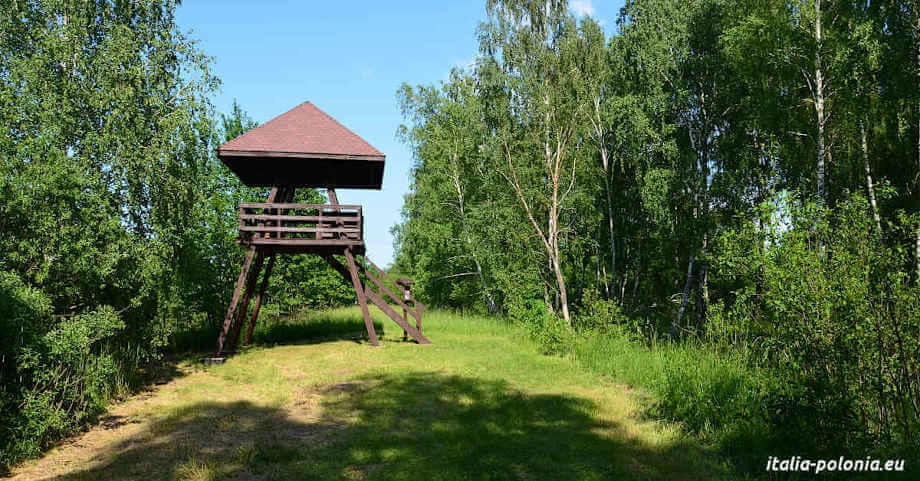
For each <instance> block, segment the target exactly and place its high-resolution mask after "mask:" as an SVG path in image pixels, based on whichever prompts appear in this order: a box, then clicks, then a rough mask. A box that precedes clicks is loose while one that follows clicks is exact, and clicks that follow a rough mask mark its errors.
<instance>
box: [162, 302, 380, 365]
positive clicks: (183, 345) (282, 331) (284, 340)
mask: <svg viewBox="0 0 920 481" xmlns="http://www.w3.org/2000/svg"><path fill="white" fill-rule="evenodd" d="M374 330H375V331H376V332H377V335H378V336H381V337H382V336H383V335H384V324H383V323H381V322H379V321H376V320H375V321H374ZM218 334H220V330H219V329H218V327H216V326H202V327H199V328H196V329H190V330H186V331H182V332H178V333H176V334H175V335H174V336H173V340H172V343H173V344H172V346H171V350H172V351H173V353H174V354H173V356H172V357H173V358H175V359H184V358H186V357H194V356H197V355H199V354H201V353H207V352H208V351H212V350H214V348H215V347H216V345H217V336H218ZM240 337H241V339H240V344H242V338H243V337H245V332H240ZM252 340H253V344H256V345H259V344H261V345H279V344H316V343H320V342H326V341H337V340H354V341H355V342H366V341H367V328H366V327H365V326H364V320H363V318H362V317H361V314H360V313H358V314H357V315H345V314H342V313H335V312H329V311H313V312H309V311H304V312H301V313H298V314H292V315H280V316H279V315H275V316H271V315H262V316H261V317H260V318H259V322H258V323H257V324H256V329H255V331H254V332H253V339H252ZM190 355H192V356H190Z"/></svg>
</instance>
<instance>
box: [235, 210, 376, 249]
mask: <svg viewBox="0 0 920 481" xmlns="http://www.w3.org/2000/svg"><path fill="white" fill-rule="evenodd" d="M240 239H241V240H242V241H243V242H245V243H253V244H314V245H315V244H328V245H336V244H345V245H350V244H362V243H363V242H364V217H363V216H362V213H361V206H359V205H330V204H291V203H278V202H273V203H266V202H258V203H257V202H244V203H241V204H240Z"/></svg>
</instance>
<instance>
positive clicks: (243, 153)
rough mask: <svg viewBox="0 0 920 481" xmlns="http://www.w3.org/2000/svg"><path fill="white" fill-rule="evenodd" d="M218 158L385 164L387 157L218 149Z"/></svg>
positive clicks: (381, 155)
mask: <svg viewBox="0 0 920 481" xmlns="http://www.w3.org/2000/svg"><path fill="white" fill-rule="evenodd" d="M217 157H219V158H221V159H223V158H227V157H242V158H278V159H333V160H335V159H339V160H363V161H368V162H384V161H385V160H386V155H384V154H380V155H363V154H330V153H321V152H275V151H258V150H233V149H224V148H218V149H217Z"/></svg>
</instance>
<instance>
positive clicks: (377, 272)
mask: <svg viewBox="0 0 920 481" xmlns="http://www.w3.org/2000/svg"><path fill="white" fill-rule="evenodd" d="M323 258H324V259H325V260H326V262H328V263H329V265H331V266H332V267H333V269H335V270H336V271H338V273H339V274H341V275H342V276H343V277H345V279H347V280H349V281H352V283H353V285H354V288H355V293H357V295H358V304H359V305H360V306H361V312H362V315H363V316H364V324H365V325H366V327H367V333H368V337H369V338H370V343H371V344H373V345H375V346H378V345H380V341H379V340H378V339H377V333H376V332H375V331H374V324H373V322H372V321H371V318H370V313H369V312H368V309H367V301H370V302H371V303H372V304H373V305H375V306H377V308H378V309H380V310H381V311H382V312H383V313H384V314H386V315H387V317H389V318H390V319H392V320H393V322H395V323H396V324H398V325H399V327H401V328H402V329H403V339H405V338H406V336H407V335H408V336H412V338H413V339H415V340H416V341H417V342H418V343H419V344H431V341H429V340H428V338H427V337H425V335H424V334H422V311H424V310H425V306H424V305H422V303H420V302H418V301H416V300H415V298H414V297H413V296H412V293H411V291H410V290H409V289H407V288H406V287H407V286H405V285H401V284H400V283H399V282H397V281H394V280H393V279H392V278H391V277H390V276H389V275H388V274H387V273H386V271H384V270H383V269H381V268H379V267H377V265H376V264H374V263H373V262H372V261H371V260H370V259H368V258H367V257H364V256H360V257H359V256H355V255H354V254H353V253H352V252H351V250H350V249H347V250H346V251H345V260H346V263H347V264H348V267H346V266H345V265H342V263H341V262H339V260H338V259H336V258H335V257H333V256H332V255H325V256H323ZM368 281H370V282H368ZM394 290H396V291H399V292H401V293H402V294H403V295H402V297H400V296H398V295H396V293H395V292H394ZM390 303H393V304H395V305H396V307H397V308H402V311H403V313H402V315H400V314H399V312H397V311H396V309H395V308H394V307H393V306H392V305H390ZM409 316H411V317H412V318H413V319H414V320H415V322H414V325H413V323H410V322H409Z"/></svg>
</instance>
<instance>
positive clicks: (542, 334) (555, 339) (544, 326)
mask: <svg viewBox="0 0 920 481" xmlns="http://www.w3.org/2000/svg"><path fill="white" fill-rule="evenodd" d="M509 315H510V316H511V318H512V319H514V320H515V321H517V322H519V323H520V324H521V325H522V326H524V328H525V329H526V330H527V332H528V333H529V334H530V337H531V338H532V339H533V340H534V341H536V343H537V344H538V345H539V346H540V350H541V352H542V353H543V354H565V353H567V352H568V351H570V350H571V347H572V345H573V344H574V341H575V335H574V333H573V332H572V329H571V328H570V327H569V326H568V324H566V322H565V321H564V320H563V319H561V318H559V317H558V316H556V315H554V314H553V313H551V312H550V311H549V309H547V308H546V305H545V304H543V303H542V302H540V301H534V300H528V301H525V302H524V305H523V307H518V306H512V308H511V309H510V312H509Z"/></svg>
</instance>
